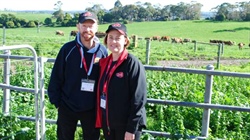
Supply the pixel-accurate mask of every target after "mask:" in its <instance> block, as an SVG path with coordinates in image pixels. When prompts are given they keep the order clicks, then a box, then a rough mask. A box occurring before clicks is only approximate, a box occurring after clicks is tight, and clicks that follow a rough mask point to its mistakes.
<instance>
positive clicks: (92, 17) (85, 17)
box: [78, 12, 98, 23]
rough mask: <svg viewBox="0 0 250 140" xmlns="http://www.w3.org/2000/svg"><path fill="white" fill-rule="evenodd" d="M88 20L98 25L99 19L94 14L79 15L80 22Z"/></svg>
mask: <svg viewBox="0 0 250 140" xmlns="http://www.w3.org/2000/svg"><path fill="white" fill-rule="evenodd" d="M86 20H93V21H94V22H96V23H97V21H98V18H97V16H96V15H95V14H94V13H91V12H84V13H81V14H80V15H79V18H78V22H79V23H83V22H85V21H86Z"/></svg>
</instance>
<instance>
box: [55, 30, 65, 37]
mask: <svg viewBox="0 0 250 140" xmlns="http://www.w3.org/2000/svg"><path fill="white" fill-rule="evenodd" d="M56 35H61V36H64V32H63V31H60V30H57V31H56Z"/></svg>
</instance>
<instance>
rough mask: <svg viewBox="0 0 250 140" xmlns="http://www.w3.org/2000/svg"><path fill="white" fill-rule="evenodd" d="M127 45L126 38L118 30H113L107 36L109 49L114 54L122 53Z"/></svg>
mask: <svg viewBox="0 0 250 140" xmlns="http://www.w3.org/2000/svg"><path fill="white" fill-rule="evenodd" d="M126 44H127V39H126V37H125V36H124V35H123V34H121V33H120V32H119V31H117V30H111V31H109V33H108V36H107V47H108V49H109V50H110V51H111V52H112V53H116V54H119V53H121V52H122V51H123V50H124V48H125V45H126Z"/></svg>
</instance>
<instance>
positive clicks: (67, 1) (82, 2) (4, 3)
mask: <svg viewBox="0 0 250 140" xmlns="http://www.w3.org/2000/svg"><path fill="white" fill-rule="evenodd" d="M57 1H59V0H0V10H4V9H7V10H54V8H55V7H54V4H55V3H56V2H57ZM138 1H140V2H142V3H144V2H150V3H151V4H153V5H158V4H160V5H161V6H164V5H169V4H174V5H176V4H177V3H179V2H184V3H191V2H192V0H120V2H121V3H122V5H123V6H124V5H127V4H135V3H136V2H138ZM193 1H194V2H198V3H201V4H202V5H203V7H202V9H201V11H210V9H211V8H214V7H216V6H218V5H220V4H222V3H224V2H228V3H231V4H235V3H236V2H243V1H246V0H227V1H226V0H193ZM61 2H62V3H63V5H62V9H63V10H64V11H69V10H84V9H85V8H86V7H91V6H93V5H94V4H102V5H103V6H104V8H105V9H111V8H113V7H114V3H115V2H116V0H61Z"/></svg>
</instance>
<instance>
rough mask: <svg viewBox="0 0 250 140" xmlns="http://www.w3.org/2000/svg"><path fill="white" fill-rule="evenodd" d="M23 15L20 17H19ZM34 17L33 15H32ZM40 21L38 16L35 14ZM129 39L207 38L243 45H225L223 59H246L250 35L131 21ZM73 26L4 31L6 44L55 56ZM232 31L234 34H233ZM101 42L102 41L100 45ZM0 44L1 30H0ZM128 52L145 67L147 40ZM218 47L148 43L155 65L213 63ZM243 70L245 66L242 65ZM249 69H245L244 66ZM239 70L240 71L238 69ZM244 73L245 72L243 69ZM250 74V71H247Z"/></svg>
mask: <svg viewBox="0 0 250 140" xmlns="http://www.w3.org/2000/svg"><path fill="white" fill-rule="evenodd" d="M20 15H22V14H20ZM34 15H35V14H34ZM38 17H39V18H40V15H38ZM108 25H109V24H100V25H99V31H103V32H105V30H106V29H107V27H108ZM127 29H128V33H129V36H131V35H138V36H139V37H142V38H144V37H151V36H155V35H158V36H170V37H182V38H190V39H191V40H196V41H198V42H206V43H209V40H210V39H214V40H215V39H216V40H224V41H228V40H231V41H234V42H236V43H237V42H243V43H245V44H246V46H244V47H243V50H239V49H238V47H237V45H233V46H224V53H223V54H222V55H221V58H222V59H249V58H250V51H249V50H250V48H249V47H248V46H247V45H248V43H249V36H250V23H248V22H211V21H164V22H163V21H159V22H132V23H129V24H127ZM56 30H62V31H63V32H64V33H65V35H64V36H57V35H55V31H56ZM72 30H76V27H44V26H42V27H40V28H39V29H37V28H16V29H6V30H5V36H6V37H5V40H4V41H5V45H17V44H29V45H31V46H33V47H36V48H39V49H40V50H41V52H42V53H40V54H39V55H40V56H47V57H55V55H56V54H57V53H58V50H59V48H60V47H61V46H62V45H63V44H64V43H65V42H67V41H69V40H72V39H74V37H70V36H69V34H70V31H72ZM232 31H233V32H232ZM102 41H103V39H101V42H102ZM0 42H3V30H0ZM129 51H130V52H131V53H133V54H134V55H135V56H137V57H138V58H139V59H140V60H141V61H142V62H143V63H144V64H145V57H146V54H145V52H146V41H145V40H144V39H143V40H139V41H138V47H137V48H130V49H129ZM217 53H218V47H217V46H211V45H205V44H197V51H194V43H187V44H183V45H182V44H173V43H170V42H159V41H151V42H150V64H151V65H156V64H157V61H160V60H166V61H167V60H193V59H202V60H214V59H216V57H217ZM242 67H243V69H245V67H244V66H242ZM246 68H248V67H246ZM237 69H238V70H240V69H241V68H238V67H237ZM245 71H247V70H245ZM248 71H249V70H248Z"/></svg>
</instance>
